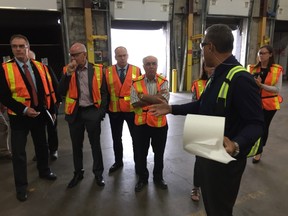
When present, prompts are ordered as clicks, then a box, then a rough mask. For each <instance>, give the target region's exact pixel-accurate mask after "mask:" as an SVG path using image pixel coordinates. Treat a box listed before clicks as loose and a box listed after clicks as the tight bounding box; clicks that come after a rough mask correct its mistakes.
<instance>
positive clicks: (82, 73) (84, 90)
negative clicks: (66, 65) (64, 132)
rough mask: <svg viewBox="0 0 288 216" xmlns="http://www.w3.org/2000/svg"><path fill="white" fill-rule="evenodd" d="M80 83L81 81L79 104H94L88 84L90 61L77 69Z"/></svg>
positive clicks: (81, 105) (82, 105)
mask: <svg viewBox="0 0 288 216" xmlns="http://www.w3.org/2000/svg"><path fill="white" fill-rule="evenodd" d="M76 73H77V78H78V83H79V106H80V107H87V106H91V105H93V101H92V98H91V95H90V92H89V84H88V62H87V61H86V63H85V66H84V67H83V68H81V69H79V68H77V69H76Z"/></svg>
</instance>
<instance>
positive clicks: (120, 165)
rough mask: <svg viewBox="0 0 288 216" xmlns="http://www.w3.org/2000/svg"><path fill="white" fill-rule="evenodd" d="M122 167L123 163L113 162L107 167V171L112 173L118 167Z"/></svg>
mask: <svg viewBox="0 0 288 216" xmlns="http://www.w3.org/2000/svg"><path fill="white" fill-rule="evenodd" d="M122 167H123V163H122V164H117V163H114V164H113V165H112V166H111V167H110V169H109V173H113V172H115V171H117V170H118V169H120V168H122Z"/></svg>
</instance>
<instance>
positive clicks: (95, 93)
mask: <svg viewBox="0 0 288 216" xmlns="http://www.w3.org/2000/svg"><path fill="white" fill-rule="evenodd" d="M66 72H67V66H65V67H64V68H63V73H64V74H65V73H66ZM102 78H103V72H102V65H98V64H97V65H96V64H94V76H93V80H92V99H93V105H94V106H95V107H97V108H99V107H100V105H101V91H100V88H101V84H102ZM78 100H79V94H78V87H77V80H76V72H73V73H72V75H71V79H70V83H69V88H68V91H67V94H66V97H65V114H67V115H71V114H72V113H73V111H74V109H75V106H76V103H77V101H78Z"/></svg>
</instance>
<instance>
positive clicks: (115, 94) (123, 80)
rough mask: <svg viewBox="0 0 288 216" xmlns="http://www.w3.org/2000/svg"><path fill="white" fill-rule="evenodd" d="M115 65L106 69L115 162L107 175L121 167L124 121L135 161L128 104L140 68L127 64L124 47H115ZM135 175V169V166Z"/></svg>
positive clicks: (131, 119) (130, 114)
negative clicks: (133, 81) (133, 80)
mask: <svg viewBox="0 0 288 216" xmlns="http://www.w3.org/2000/svg"><path fill="white" fill-rule="evenodd" d="M115 59H116V61H117V63H116V65H112V66H110V67H108V68H107V69H106V82H107V85H108V92H109V100H110V101H109V111H108V115H109V119H110V126H111V132H112V139H113V150H114V156H115V162H114V164H113V165H112V166H111V167H110V169H109V173H113V172H115V171H116V170H118V169H120V168H122V167H123V143H122V132H123V124H124V121H126V123H127V125H128V128H129V132H130V135H131V138H132V145H133V154H134V162H135V161H136V159H137V155H136V153H135V137H134V112H133V106H132V105H131V104H130V89H131V86H132V79H134V78H136V77H138V76H139V75H141V72H140V68H139V67H137V66H134V65H131V64H128V62H127V60H128V53H127V49H126V48H125V47H122V46H120V47H117V48H116V49H115ZM135 169H136V170H135V171H136V173H137V167H136V166H135Z"/></svg>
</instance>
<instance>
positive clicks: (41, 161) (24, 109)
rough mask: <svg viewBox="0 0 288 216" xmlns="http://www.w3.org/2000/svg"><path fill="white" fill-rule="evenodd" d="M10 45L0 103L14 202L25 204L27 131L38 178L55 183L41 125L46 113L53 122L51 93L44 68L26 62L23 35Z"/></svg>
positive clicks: (0, 81) (2, 74)
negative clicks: (6, 128) (4, 116)
mask: <svg viewBox="0 0 288 216" xmlns="http://www.w3.org/2000/svg"><path fill="white" fill-rule="evenodd" d="M10 44H11V48H12V52H13V55H14V59H12V60H10V61H8V62H6V63H3V64H2V67H1V68H0V101H1V102H2V103H3V104H4V105H5V106H6V107H7V108H8V111H7V112H8V116H9V120H10V128H11V148H12V163H13V171H14V179H15V186H16V192H17V195H16V197H17V199H18V200H19V201H25V200H27V187H28V181H27V158H26V151H25V147H26V143H27V135H28V133H29V131H30V132H31V136H32V139H33V144H34V147H35V153H36V156H37V158H38V161H37V169H38V172H39V177H40V178H43V179H47V180H56V178H57V176H56V175H55V174H54V173H52V172H51V170H50V168H49V166H48V145H47V142H46V134H45V125H46V122H47V116H46V115H47V114H46V110H47V109H48V110H49V112H51V113H52V115H53V116H54V118H55V110H54V103H55V102H56V98H55V93H54V90H53V85H52V81H51V77H50V75H49V73H48V72H47V71H48V68H47V67H46V66H45V65H43V64H42V63H41V62H38V61H35V60H32V59H29V58H28V51H29V49H30V45H29V41H28V39H27V38H26V37H25V36H24V35H20V34H17V35H13V36H12V37H11V39H10Z"/></svg>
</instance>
